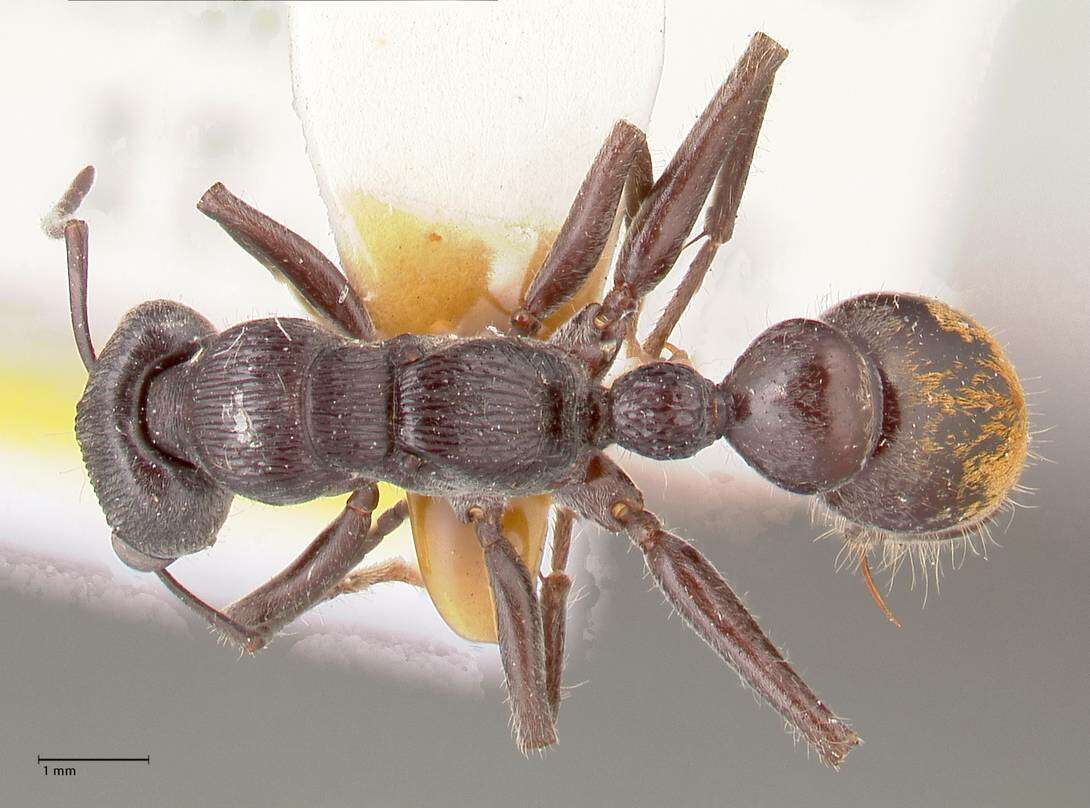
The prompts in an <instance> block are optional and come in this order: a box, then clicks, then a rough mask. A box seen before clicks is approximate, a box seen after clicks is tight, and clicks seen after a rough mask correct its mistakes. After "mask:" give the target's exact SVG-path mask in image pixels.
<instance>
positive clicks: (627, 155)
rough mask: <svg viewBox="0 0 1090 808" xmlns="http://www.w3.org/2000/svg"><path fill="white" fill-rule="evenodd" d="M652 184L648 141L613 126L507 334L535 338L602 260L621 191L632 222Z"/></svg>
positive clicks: (626, 127)
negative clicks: (543, 323)
mask: <svg viewBox="0 0 1090 808" xmlns="http://www.w3.org/2000/svg"><path fill="white" fill-rule="evenodd" d="M651 181H652V172H651V154H650V152H648V150H647V138H646V137H645V136H644V134H643V132H642V131H640V129H639V128H637V127H635V126H633V125H632V124H630V123H629V122H628V121H617V123H616V124H614V126H613V130H612V131H611V132H610V133H609V137H607V138H606V142H605V143H604V144H603V145H602V148H601V149H600V150H599V152H598V155H597V156H596V157H595V158H594V162H593V163H592V164H591V167H590V170H589V171H588V172H587V176H586V177H585V178H584V180H583V184H582V186H580V188H579V193H578V194H577V195H576V197H575V201H574V202H572V206H571V210H569V211H568V216H567V218H566V219H565V220H564V224H563V226H562V227H561V228H560V232H559V233H558V234H557V237H556V241H554V242H553V246H552V248H551V249H550V250H549V254H548V255H547V256H546V257H545V261H544V263H543V264H542V265H541V268H540V269H539V270H538V272H537V274H536V275H535V276H534V280H533V283H531V284H530V288H529V289H527V290H526V293H525V294H524V295H523V299H522V303H521V304H520V306H519V308H518V309H517V310H516V311H515V313H514V314H512V315H511V331H512V333H515V334H522V335H532V334H535V333H536V332H537V331H538V329H539V328H541V321H542V320H543V319H544V318H546V317H548V316H549V315H550V314H552V313H553V312H554V311H556V310H557V309H558V308H559V307H560V306H561V305H563V304H564V303H565V302H567V301H568V300H569V299H571V297H572V295H574V294H575V293H576V292H577V291H579V287H581V286H582V285H583V283H584V281H586V279H587V276H588V275H589V274H590V272H591V270H592V269H594V267H595V266H596V265H597V263H598V259H599V258H600V257H601V255H602V249H603V248H604V247H605V244H606V240H607V239H608V238H609V233H610V230H612V229H613V220H614V218H615V217H616V215H617V206H618V204H619V203H620V199H621V192H622V191H625V211H626V215H627V217H628V218H629V219H632V218H634V217H635V216H636V214H637V213H638V211H639V209H640V203H641V202H642V201H643V198H644V197H645V196H647V194H648V192H650V190H651Z"/></svg>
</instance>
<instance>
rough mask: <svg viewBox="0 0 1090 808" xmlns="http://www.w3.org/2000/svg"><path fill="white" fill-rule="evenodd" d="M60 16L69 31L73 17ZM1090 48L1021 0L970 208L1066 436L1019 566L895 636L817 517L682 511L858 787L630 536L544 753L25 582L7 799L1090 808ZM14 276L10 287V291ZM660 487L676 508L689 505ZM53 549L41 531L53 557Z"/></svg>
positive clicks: (1, 605)
mask: <svg viewBox="0 0 1090 808" xmlns="http://www.w3.org/2000/svg"><path fill="white" fill-rule="evenodd" d="M860 5H864V4H860ZM889 5H891V6H895V5H897V4H889ZM65 8H68V7H65ZM54 13H56V14H57V15H58V19H59V20H60V21H61V22H60V23H58V24H63V22H64V18H63V14H64V13H66V11H65V10H63V9H62V10H57V11H55V12H54ZM113 13H117V12H113ZM134 13H136V12H134ZM139 13H146V9H145V10H141V11H140V12H139ZM274 13H278V12H274ZM671 13H673V12H671ZM678 15H679V17H678V19H677V20H676V22H675V19H674V18H673V17H671V18H670V25H671V26H672V27H671V28H668V31H669V34H668V40H667V57H666V58H667V71H669V70H671V61H670V60H671V59H678V58H681V57H678V56H676V55H672V54H676V53H677V52H678V51H677V50H674V51H672V50H671V46H672V45H674V46H677V45H684V44H685V43H684V41H682V40H681V38H683V37H684V36H685V35H689V36H691V37H695V38H696V42H697V44H696V46H697V47H703V46H705V45H707V44H708V42H710V41H711V40H710V39H709V38H708V35H705V34H702V33H701V32H702V30H703V27H704V26H702V23H701V20H700V18H699V17H698V16H697V15H695V14H694V13H693V12H692V11H689V10H682V11H679V12H678ZM7 33H8V35H9V36H10V35H11V34H12V32H11V31H10V30H9V31H8V32H7ZM37 33H39V34H40V33H41V32H40V31H38V32H37ZM282 39H283V36H282V32H281V33H277V34H276V35H275V37H274V38H273V41H274V44H273V45H272V46H271V47H276V48H280V49H281V50H283V47H284V45H283V42H282ZM736 39H737V38H735V39H732V40H731V41H736ZM276 43H279V44H276ZM1088 44H1090V14H1088V12H1087V6H1086V5H1085V4H1082V3H1056V2H1032V3H1031V2H1027V3H1023V4H1021V5H1020V6H1019V7H1018V9H1017V10H1016V12H1015V13H1014V14H1013V15H1012V16H1011V17H1010V19H1009V20H1008V24H1006V25H1005V26H1004V27H1003V29H1002V30H1001V31H1000V32H999V36H998V38H997V40H996V42H995V52H994V57H993V60H992V62H991V64H990V66H989V69H988V73H987V76H986V81H985V84H984V87H985V91H984V92H985V95H986V101H985V102H984V104H983V107H982V109H983V110H984V114H983V115H982V116H981V117H980V119H979V120H978V122H977V125H976V127H975V131H974V132H973V133H972V137H973V141H974V142H973V147H972V149H971V150H970V152H969V154H970V156H971V162H970V163H969V164H968V165H966V166H964V169H965V171H966V177H967V179H966V180H965V182H964V183H963V184H962V188H963V192H962V193H961V194H960V198H956V199H953V200H948V201H949V203H950V205H951V209H952V210H954V211H956V212H957V219H956V220H955V221H953V222H951V223H950V227H951V228H952V230H953V231H954V232H955V233H956V234H957V238H956V244H955V247H956V254H955V255H953V256H951V264H952V265H953V266H956V267H957V269H956V270H954V271H953V275H952V277H951V278H950V283H951V285H952V286H954V287H957V288H962V289H971V290H972V306H971V307H972V311H973V313H974V314H976V315H977V316H978V317H979V318H980V319H981V320H982V321H983V322H986V323H989V324H995V325H997V326H998V327H999V330H1000V332H1001V336H1002V339H1003V341H1004V343H1005V344H1006V345H1007V347H1008V350H1009V352H1010V354H1011V356H1012V359H1013V360H1014V362H1015V364H1016V365H1017V366H1018V367H1019V369H1020V372H1021V373H1022V374H1023V377H1024V378H1027V379H1032V380H1034V381H1031V382H1029V383H1028V386H1029V387H1030V388H1032V389H1035V390H1038V391H1040V392H1039V393H1038V394H1037V395H1036V396H1035V397H1034V399H1033V406H1034V409H1035V411H1036V412H1037V416H1036V426H1038V427H1044V426H1051V427H1053V429H1052V431H1051V433H1050V434H1049V435H1048V436H1047V437H1049V438H1051V442H1050V443H1048V444H1043V445H1041V446H1040V450H1041V451H1042V452H1043V453H1044V454H1045V455H1046V456H1047V457H1048V459H1049V460H1050V461H1052V462H1050V463H1047V464H1042V465H1038V466H1036V467H1034V468H1032V469H1031V470H1030V471H1029V472H1028V473H1027V476H1026V482H1027V483H1028V484H1029V485H1031V486H1033V487H1035V488H1036V489H1038V490H1037V493H1036V494H1035V495H1034V496H1033V497H1032V499H1031V500H1029V504H1031V505H1032V506H1033V508H1032V509H1029V510H1025V511H1021V512H1019V513H1018V515H1017V518H1016V520H1015V521H1014V523H1013V525H1012V527H1011V528H1010V529H1009V530H1008V531H1006V533H1004V534H1003V535H1002V536H1001V537H999V541H1000V542H1001V544H1002V545H1003V547H1002V549H1000V550H995V551H994V552H993V553H990V560H988V561H987V562H984V561H981V560H979V559H971V560H970V561H969V562H967V563H966V564H965V565H964V567H963V568H962V569H961V570H960V571H958V572H957V573H956V574H952V575H949V576H947V577H946V578H945V579H944V581H943V590H942V594H941V597H938V598H934V599H932V600H931V601H930V602H929V604H928V607H927V608H926V609H924V610H920V609H918V608H916V607H917V606H918V604H919V596H918V594H914V595H909V594H907V593H905V592H904V587H899V588H898V593H899V594H895V597H894V599H893V605H894V607H895V608H896V609H897V611H898V613H899V614H900V616H901V617H902V619H903V621H904V623H905V628H904V630H903V631H896V630H894V629H892V628H891V627H889V626H888V625H887V624H885V623H884V621H883V620H882V619H881V618H880V616H879V615H878V613H877V612H876V611H875V610H874V608H873V607H872V606H871V604H870V602H869V600H868V599H866V597H865V595H863V594H862V592H861V588H860V586H859V584H858V582H857V581H856V580H854V579H853V578H852V577H850V576H848V575H844V574H841V575H834V574H832V572H831V571H830V569H829V559H830V557H831V553H830V552H828V551H827V549H826V548H821V549H820V551H819V548H815V547H814V546H813V545H811V544H810V542H809V539H811V538H812V537H813V536H814V534H815V532H816V531H815V530H814V528H813V527H811V525H810V524H809V522H808V520H805V519H801V518H799V519H794V520H793V521H791V522H790V523H788V524H786V525H781V526H778V527H777V528H776V529H775V530H769V531H767V532H766V533H764V534H763V535H762V536H761V537H760V541H753V542H748V543H746V544H745V545H737V544H732V543H723V542H722V541H717V540H716V536H715V535H713V534H712V533H711V531H708V530H702V529H701V527H700V525H695V526H686V523H685V516H684V514H683V513H678V512H676V511H675V513H674V515H673V518H672V519H671V524H672V525H674V526H675V527H677V528H678V529H679V530H684V531H685V532H686V533H687V535H689V536H690V537H691V538H693V539H694V540H695V541H697V542H698V543H699V544H700V546H701V547H702V548H703V549H704V550H705V551H706V552H707V553H708V555H709V556H710V557H711V558H712V559H713V560H714V561H715V562H716V563H717V564H718V565H719V566H720V567H721V568H722V569H724V570H727V571H728V573H729V578H730V580H731V581H732V582H734V583H735V584H736V585H737V586H738V587H739V588H740V589H741V590H742V591H744V592H747V593H748V595H749V598H748V602H749V603H750V605H751V606H752V607H753V608H754V610H755V611H756V612H757V613H758V614H759V615H760V618H761V620H762V623H763V624H764V625H765V626H768V627H771V630H772V633H773V636H774V637H775V639H776V640H777V641H779V642H782V643H784V644H785V645H786V646H787V647H788V648H789V650H790V653H791V657H792V659H794V660H797V661H798V662H799V664H800V667H801V669H802V671H803V672H804V673H805V674H806V675H807V676H808V678H810V679H811V680H812V682H813V683H814V685H815V687H816V689H818V690H819V691H820V693H821V694H822V696H823V698H824V699H825V700H826V701H827V702H829V703H830V704H833V705H836V706H837V707H838V709H840V710H841V711H843V713H844V714H845V715H847V716H848V717H849V718H850V719H851V720H852V721H853V723H854V726H855V727H857V728H858V729H859V730H860V732H861V733H862V734H863V735H864V737H865V738H866V740H867V743H866V744H865V745H864V746H862V747H861V748H860V749H858V750H857V751H855V752H854V753H853V755H852V756H851V757H850V758H849V760H848V762H847V764H846V766H845V768H844V769H843V770H842V771H841V772H840V773H833V772H831V771H828V770H826V769H824V768H822V767H821V766H820V765H818V764H817V763H816V762H815V761H813V760H810V761H807V759H806V754H805V751H804V750H803V749H801V748H800V749H798V750H796V751H794V752H793V751H792V749H791V745H790V740H789V739H788V738H786V737H785V736H783V735H782V733H781V732H780V731H779V730H778V728H777V724H778V721H777V719H776V718H775V717H774V716H773V715H772V714H771V713H770V712H769V711H768V710H767V709H764V708H760V707H757V706H756V705H755V704H754V703H753V700H752V699H751V698H750V696H749V695H748V694H747V693H746V692H745V691H743V690H741V689H740V688H739V687H737V684H736V681H735V678H734V676H733V675H732V674H730V673H729V672H727V671H725V670H724V669H723V667H722V666H721V665H720V663H719V662H718V661H717V660H716V659H714V658H713V656H712V655H711V654H710V653H708V652H707V650H706V649H705V648H703V647H702V646H701V645H700V644H699V642H698V641H697V640H696V639H694V637H693V636H692V635H691V634H690V633H689V632H688V631H687V630H685V629H684V627H683V626H682V625H681V623H680V622H679V621H678V620H676V619H672V620H665V619H664V610H663V608H662V605H661V603H660V598H659V596H658V595H657V594H654V593H649V592H648V591H647V587H648V583H647V582H646V581H644V580H642V579H641V571H640V568H639V560H638V558H637V557H636V556H635V555H631V554H630V555H625V553H623V552H621V550H620V545H619V544H617V546H616V547H615V549H614V550H613V551H612V553H613V555H614V556H615V558H616V559H617V566H618V568H619V570H620V571H621V573H622V574H621V575H620V576H619V579H618V580H617V581H616V582H614V585H613V591H612V597H613V603H612V607H611V610H610V611H611V618H610V620H609V622H608V625H607V626H606V630H604V631H602V632H601V636H599V637H598V639H597V640H596V641H595V642H594V643H593V645H592V647H591V649H589V650H586V651H584V652H581V653H579V654H576V655H574V658H573V660H572V662H571V666H570V669H569V672H568V679H569V681H571V682H580V681H584V680H589V682H588V684H586V685H585V686H583V687H580V688H578V689H577V690H575V691H574V694H573V696H572V698H571V699H570V700H569V701H568V703H567V704H566V706H565V709H564V710H563V712H562V715H561V721H560V725H559V731H560V733H561V738H562V742H561V744H560V745H559V746H558V747H557V748H556V749H554V750H551V751H550V752H549V754H548V755H547V757H546V758H545V759H544V760H541V759H538V758H536V757H534V758H531V759H529V760H523V759H522V758H520V757H519V756H518V755H517V753H516V752H515V751H514V750H513V748H512V746H511V743H510V741H509V738H508V735H507V732H506V723H507V714H506V707H505V706H504V704H503V701H502V692H501V691H499V690H498V689H497V688H489V690H488V692H487V693H486V696H487V697H486V698H485V699H484V700H483V701H473V700H465V699H462V698H459V697H455V696H451V695H443V694H440V693H437V692H435V691H433V690H432V689H430V688H427V687H420V686H406V685H405V684H403V683H400V682H397V681H392V680H389V679H382V678H379V679H370V678H367V677H365V676H361V675H360V673H359V672H358V671H351V670H346V669H342V668H333V667H323V666H320V665H315V664H313V663H309V662H306V661H301V660H299V659H297V658H292V657H289V655H288V653H287V652H286V650H285V649H284V648H282V647H278V646H275V645H274V646H273V647H272V648H271V649H270V650H268V651H267V652H265V653H264V654H262V655H261V657H260V658H259V659H255V660H239V659H238V658H237V657H236V656H235V655H234V654H232V653H230V652H227V651H224V650H223V649H221V648H218V647H217V646H216V645H215V644H214V643H213V642H211V641H210V640H208V639H207V638H206V637H204V636H203V634H202V632H194V638H193V639H180V638H178V637H177V636H172V635H171V634H169V633H164V632H163V631H161V630H157V629H156V628H155V627H153V626H146V625H137V626H134V625H132V624H129V623H125V622H118V621H115V620H112V619H108V618H106V617H103V616H99V615H96V614H93V613H89V612H86V611H83V610H80V609H76V608H73V607H71V606H67V605H61V604H58V603H56V602H53V601H50V600H48V599H40V598H36V597H32V596H28V595H26V594H18V593H13V591H11V590H7V591H0V647H2V648H3V649H4V650H3V652H2V653H0V709H2V715H3V722H2V726H3V731H2V732H0V797H2V798H3V801H4V802H5V804H10V805H54V804H56V805H75V804H78V805H128V804H147V805H150V804H155V805H194V804H197V805H209V806H212V805H249V804H255V805H256V804H262V805H298V804H310V805H316V806H327V805H328V806H335V805H413V804H436V805H446V804H465V805H470V804H477V805H502V804H532V805H595V804H605V805H622V804H623V805H659V804H673V805H722V804H737V805H808V806H820V805H863V804H866V805H928V806H929V805H965V806H980V805H996V806H999V805H1010V806H1025V805H1049V806H1062V805H1081V804H1085V803H1086V794H1087V789H1088V786H1090V777H1088V774H1087V766H1088V754H1087V753H1088V751H1090V749H1088V744H1087V730H1088V725H1090V699H1088V696H1087V673H1086V671H1087V666H1088V663H1090V650H1088V642H1087V640H1088V638H1090V631H1088V629H1087V626H1086V616H1087V610H1088V607H1090V599H1088V597H1087V591H1088V587H1087V583H1086V581H1087V572H1088V571H1090V566H1088V563H1087V562H1088V560H1090V549H1088V541H1087V525H1088V524H1090V497H1087V495H1086V490H1087V486H1086V477H1087V475H1088V472H1090V459H1088V458H1090V453H1088V452H1087V440H1086V437H1085V435H1086V424H1085V421H1084V418H1083V413H1084V412H1085V402H1086V401H1087V398H1088V395H1090V385H1088V382H1087V380H1088V371H1090V364H1088V362H1087V336H1086V335H1087V326H1088V315H1087V312H1088V310H1090V283H1088V278H1087V273H1088V270H1090V267H1088V257H1087V256H1088V255H1090V229H1088V227H1087V212H1088V211H1087V202H1088V191H1090V170H1088V158H1087V153H1088V152H1087V148H1088V146H1090V136H1088V134H1090V117H1088V111H1090V107H1088V104H1087V100H1088V99H1090V82H1088V77H1090V71H1088V69H1087V65H1086V58H1087V57H1086V54H1087V51H1088ZM682 50H683V49H682ZM728 58H730V57H728ZM921 58H926V57H925V56H923V55H922V56H921ZM674 68H675V69H676V64H675V65H674ZM6 80H8V81H18V80H19V79H18V77H17V76H14V75H9V76H8V77H7V79H6ZM700 81H702V82H704V83H705V84H708V85H709V86H714V85H712V84H710V82H711V80H710V79H707V78H706V77H702V78H701V79H700ZM50 123H51V124H52V122H50ZM12 125H13V123H12V121H11V119H9V122H8V124H7V126H12ZM43 125H44V124H43ZM238 159H240V160H243V159H245V155H239V156H238ZM659 164H661V160H659ZM10 191H11V189H10V188H9V189H8V193H10ZM314 221H316V222H320V221H321V220H320V211H319V212H318V214H316V215H315V218H314ZM305 232H306V231H305ZM14 282H15V279H14V278H9V277H5V286H6V288H7V284H8V283H14ZM57 311H58V312H61V313H62V314H63V309H61V308H60V306H59V304H58V307H57ZM58 316H61V315H58ZM13 394H14V391H4V395H13ZM657 498H658V499H660V500H663V508H662V510H663V511H664V512H666V513H669V507H670V506H669V502H668V501H665V500H668V499H669V497H668V496H665V495H662V494H661V493H660V494H659V495H658V497H657ZM48 534H49V530H48V529H45V528H43V530H42V536H43V539H42V540H43V542H44V541H47V540H48ZM592 540H596V541H607V540H606V539H604V538H594V537H592ZM49 753H52V754H62V755H67V754H88V753H90V754H140V755H143V754H150V755H151V759H152V765H151V766H143V765H136V766H131V767H127V768H110V767H106V766H97V767H96V766H83V767H81V768H80V773H79V775H78V777H77V778H74V779H71V780H64V779H59V778H58V779H50V780H48V781H47V780H45V779H44V778H42V776H41V771H40V769H39V768H37V767H36V766H35V765H34V759H35V756H36V755H38V754H49Z"/></svg>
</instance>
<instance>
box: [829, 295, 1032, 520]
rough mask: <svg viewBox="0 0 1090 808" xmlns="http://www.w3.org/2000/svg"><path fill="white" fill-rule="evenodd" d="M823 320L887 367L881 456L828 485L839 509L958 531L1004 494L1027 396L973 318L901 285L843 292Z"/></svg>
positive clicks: (1022, 451) (851, 515) (1017, 466)
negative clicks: (891, 290) (897, 290)
mask: <svg viewBox="0 0 1090 808" xmlns="http://www.w3.org/2000/svg"><path fill="white" fill-rule="evenodd" d="M822 319H823V320H825V321H826V322H828V323H830V324H832V325H834V326H836V327H837V328H838V329H840V330H842V331H843V332H845V333H847V334H848V335H850V336H851V338H852V339H853V340H854V341H855V342H856V344H857V345H859V346H860V347H861V348H862V349H863V351H864V352H865V353H866V355H867V357H868V359H870V360H871V361H872V362H873V363H874V365H875V366H876V367H877V368H878V369H879V372H880V374H881V378H882V387H883V399H884V404H883V409H884V411H883V423H882V433H881V437H880V439H879V441H878V444H877V446H876V448H875V452H874V455H873V457H870V458H869V459H868V460H867V463H866V465H865V467H864V468H863V470H862V471H861V472H860V473H859V474H857V475H856V476H855V477H853V478H852V479H851V480H849V481H848V482H847V483H845V484H844V485H842V486H840V487H838V488H836V489H835V490H833V491H829V492H827V493H825V494H824V495H823V499H824V500H825V503H826V504H827V505H828V506H829V508H830V509H831V510H832V511H833V514H834V515H836V516H841V517H844V518H846V519H847V520H849V521H850V522H852V523H855V525H858V526H861V527H863V528H866V529H869V531H868V532H871V533H874V532H877V533H879V534H909V536H908V537H907V538H909V539H913V538H914V539H917V540H920V539H941V538H944V537H948V536H954V535H961V534H964V533H965V532H966V531H967V530H969V529H970V528H972V527H973V526H975V525H978V524H980V523H981V522H983V521H984V520H986V519H987V518H988V517H990V516H991V515H993V514H994V513H995V511H996V510H997V509H998V508H999V507H1000V506H1001V505H1003V503H1004V502H1005V501H1006V498H1007V495H1008V494H1009V493H1010V490H1011V488H1013V487H1014V485H1015V483H1016V482H1017V481H1018V476H1019V473H1020V472H1021V469H1022V466H1023V464H1024V462H1025V459H1026V454H1027V448H1028V432H1027V417H1026V401H1025V396H1024V394H1023V392H1022V385H1021V384H1020V382H1019V380H1018V376H1017V375H1016V374H1015V372H1014V368H1013V367H1012V366H1011V364H1010V362H1009V361H1008V360H1007V358H1006V356H1004V354H1003V351H1002V349H1001V348H1000V347H999V345H998V344H996V342H995V340H994V339H993V338H992V337H991V335H990V334H988V332H987V331H985V330H984V329H983V328H982V327H981V326H980V325H979V324H978V323H976V322H975V321H974V320H973V319H972V318H970V317H968V316H966V315H965V314H962V313H961V312H958V311H956V310H954V309H952V308H950V307H949V306H947V305H946V304H944V303H940V302H939V301H937V300H931V299H929V298H924V297H918V296H914V295H903V294H869V295H863V296H860V297H856V298H852V299H851V300H847V301H844V302H843V303H840V304H839V305H837V306H835V307H834V308H832V309H830V310H829V311H828V312H826V313H825V314H824V315H823V317H822Z"/></svg>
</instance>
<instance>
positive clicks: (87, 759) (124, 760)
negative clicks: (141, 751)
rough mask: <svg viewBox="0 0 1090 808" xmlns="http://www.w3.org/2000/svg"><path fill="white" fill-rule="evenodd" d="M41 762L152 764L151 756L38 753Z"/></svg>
mask: <svg viewBox="0 0 1090 808" xmlns="http://www.w3.org/2000/svg"><path fill="white" fill-rule="evenodd" d="M38 762H39V763H147V764H148V765H149V766H150V765H151V756H150V755H149V756H148V757H139V758H129V757H56V758H55V757H42V756H41V755H38Z"/></svg>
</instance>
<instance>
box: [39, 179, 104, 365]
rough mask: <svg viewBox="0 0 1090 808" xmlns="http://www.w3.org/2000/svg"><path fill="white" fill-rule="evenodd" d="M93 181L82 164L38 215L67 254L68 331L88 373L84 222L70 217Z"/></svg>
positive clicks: (91, 350)
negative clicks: (53, 201)
mask: <svg viewBox="0 0 1090 808" xmlns="http://www.w3.org/2000/svg"><path fill="white" fill-rule="evenodd" d="M94 181H95V167H94V166H86V167H85V168H84V169H83V170H82V171H80V172H79V174H77V175H76V176H75V178H74V179H73V180H72V182H71V183H69V185H68V188H67V190H65V192H64V195H63V196H62V197H61V198H60V201H58V202H57V204H56V205H54V206H53V209H52V210H50V211H49V213H47V214H46V215H45V216H44V217H42V230H43V231H44V232H45V234H46V235H47V236H49V237H50V238H63V239H64V244H65V248H66V251H67V253H68V305H69V308H70V310H71V314H72V334H73V335H74V336H75V338H76V348H77V350H79V355H80V359H82V360H83V366H84V367H85V368H87V371H88V372H90V371H91V368H92V367H94V365H95V362H96V361H97V360H96V357H95V348H94V345H93V344H92V342H91V331H90V328H89V327H88V325H87V222H85V221H83V220H82V219H73V218H71V217H72V215H73V214H74V213H75V212H76V211H77V210H78V209H79V206H80V203H81V202H83V198H84V197H85V196H87V192H88V191H90V190H91V185H92V184H93V183H94Z"/></svg>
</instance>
